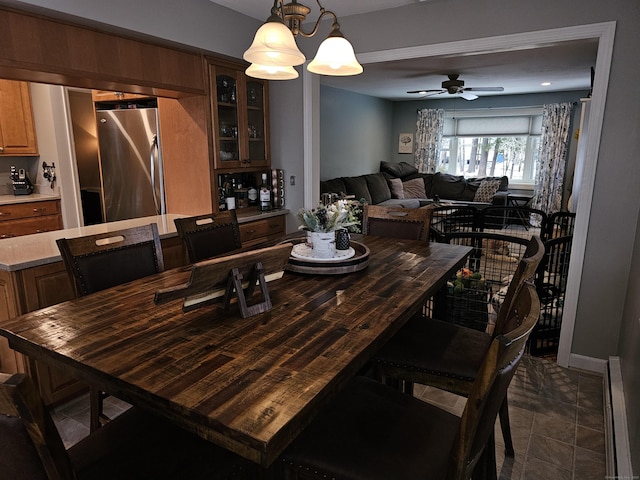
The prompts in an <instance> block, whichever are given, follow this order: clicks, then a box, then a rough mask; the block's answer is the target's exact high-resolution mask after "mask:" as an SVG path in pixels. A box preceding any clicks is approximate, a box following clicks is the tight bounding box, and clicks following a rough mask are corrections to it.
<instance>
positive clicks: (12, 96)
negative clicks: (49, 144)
mask: <svg viewBox="0 0 640 480" xmlns="http://www.w3.org/2000/svg"><path fill="white" fill-rule="evenodd" d="M0 155H6V156H35V155H38V145H37V143H36V131H35V128H34V125H33V112H32V110H31V93H30V91H29V84H28V83H27V82H16V81H13V80H0Z"/></svg>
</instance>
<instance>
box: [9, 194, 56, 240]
mask: <svg viewBox="0 0 640 480" xmlns="http://www.w3.org/2000/svg"><path fill="white" fill-rule="evenodd" d="M61 228H62V215H61V213H60V200H44V201H40V202H24V203H15V204H10V205H2V206H0V238H8V237H19V236H22V235H31V234H33V233H42V232H51V231H53V230H60V229H61Z"/></svg>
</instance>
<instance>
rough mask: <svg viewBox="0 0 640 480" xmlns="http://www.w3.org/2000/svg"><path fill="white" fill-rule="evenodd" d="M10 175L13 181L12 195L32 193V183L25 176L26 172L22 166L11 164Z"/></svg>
mask: <svg viewBox="0 0 640 480" xmlns="http://www.w3.org/2000/svg"><path fill="white" fill-rule="evenodd" d="M10 177H11V181H12V182H13V194H14V195H30V194H31V193H33V184H32V183H31V181H30V180H29V177H27V172H25V171H24V168H20V169H17V168H16V167H15V166H13V165H12V166H11V174H10Z"/></svg>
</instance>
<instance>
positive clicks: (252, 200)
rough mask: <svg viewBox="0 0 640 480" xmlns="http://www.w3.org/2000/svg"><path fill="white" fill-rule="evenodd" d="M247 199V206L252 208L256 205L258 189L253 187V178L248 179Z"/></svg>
mask: <svg viewBox="0 0 640 480" xmlns="http://www.w3.org/2000/svg"><path fill="white" fill-rule="evenodd" d="M247 196H248V197H249V205H251V206H254V205H257V204H258V189H257V188H256V187H255V179H254V178H253V176H251V177H249V191H248V192H247Z"/></svg>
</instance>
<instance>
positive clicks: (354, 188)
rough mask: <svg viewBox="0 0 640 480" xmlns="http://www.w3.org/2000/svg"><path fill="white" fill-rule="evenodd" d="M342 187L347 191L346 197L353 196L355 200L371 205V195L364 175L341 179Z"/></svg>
mask: <svg viewBox="0 0 640 480" xmlns="http://www.w3.org/2000/svg"><path fill="white" fill-rule="evenodd" d="M342 181H343V182H344V186H345V188H346V189H347V192H346V193H347V194H348V195H355V197H356V200H362V199H364V201H365V202H366V203H371V194H370V193H369V187H367V180H366V179H365V176H364V175H361V176H359V177H342Z"/></svg>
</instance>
